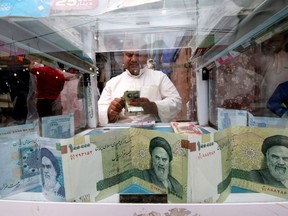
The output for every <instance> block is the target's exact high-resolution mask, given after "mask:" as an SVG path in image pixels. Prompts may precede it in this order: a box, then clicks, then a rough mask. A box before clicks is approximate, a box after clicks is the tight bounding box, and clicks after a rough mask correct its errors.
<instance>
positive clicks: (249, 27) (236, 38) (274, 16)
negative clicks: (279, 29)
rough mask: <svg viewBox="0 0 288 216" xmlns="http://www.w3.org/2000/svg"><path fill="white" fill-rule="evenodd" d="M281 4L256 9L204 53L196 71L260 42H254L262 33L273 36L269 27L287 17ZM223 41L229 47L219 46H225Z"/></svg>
mask: <svg viewBox="0 0 288 216" xmlns="http://www.w3.org/2000/svg"><path fill="white" fill-rule="evenodd" d="M281 2H282V3H279V4H274V2H271V1H266V2H265V3H264V4H262V5H261V6H260V7H259V8H257V9H256V10H255V11H254V13H252V14H250V15H249V16H247V17H246V18H245V19H243V20H242V21H241V22H240V23H239V25H238V26H236V27H235V28H234V30H233V33H232V34H227V35H226V36H225V37H223V38H222V39H221V40H220V41H218V42H217V43H216V44H215V45H214V47H212V48H211V49H209V50H208V51H207V52H206V53H204V55H203V56H202V58H201V60H200V62H199V63H198V67H197V69H201V68H204V67H207V66H208V65H210V64H212V63H213V62H215V61H216V60H217V59H218V58H221V57H223V56H226V55H228V54H229V53H230V52H232V53H233V52H235V50H237V49H239V47H243V48H247V47H248V46H250V45H251V44H255V43H256V42H258V43H259V42H261V41H257V40H255V39H257V36H259V35H263V34H264V33H265V35H267V34H269V32H270V33H271V34H275V32H273V30H274V28H273V29H272V30H271V29H270V28H271V26H273V25H276V24H277V23H279V22H281V21H282V20H284V19H285V18H287V16H288V6H287V3H286V5H284V3H283V2H284V1H281ZM273 4H274V5H273ZM259 23H261V24H259ZM285 24H286V23H285ZM251 39H252V40H251ZM225 41H229V46H228V45H227V46H225V45H221V46H220V45H219V44H225V43H226V44H227V42H225ZM232 55H233V54H232Z"/></svg>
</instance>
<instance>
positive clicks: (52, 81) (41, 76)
mask: <svg viewBox="0 0 288 216" xmlns="http://www.w3.org/2000/svg"><path fill="white" fill-rule="evenodd" d="M30 71H31V73H32V74H34V75H35V77H36V83H37V90H36V92H37V111H38V115H39V117H45V116H54V115H62V110H63V107H62V103H61V91H62V90H63V88H64V84H65V81H69V80H70V79H73V78H74V77H75V75H65V74H64V73H63V72H62V71H60V70H59V69H57V68H53V67H50V66H45V65H41V64H37V63H36V64H31V66H30Z"/></svg>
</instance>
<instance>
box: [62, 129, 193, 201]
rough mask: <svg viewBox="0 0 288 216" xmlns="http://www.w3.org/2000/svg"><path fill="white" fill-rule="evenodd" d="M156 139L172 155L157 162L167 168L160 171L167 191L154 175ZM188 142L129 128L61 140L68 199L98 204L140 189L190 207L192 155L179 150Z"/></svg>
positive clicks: (176, 136) (184, 137)
mask: <svg viewBox="0 0 288 216" xmlns="http://www.w3.org/2000/svg"><path fill="white" fill-rule="evenodd" d="M156 137H160V138H157V139H156V140H158V139H159V140H161V141H160V142H163V143H162V144H160V145H163V146H162V147H163V148H164V149H165V150H166V151H167V152H169V153H167V152H166V153H164V156H159V158H162V159H163V161H164V160H166V162H167V163H166V165H167V167H165V166H164V165H163V164H161V165H158V168H159V170H160V171H159V170H158V171H159V173H165V175H164V174H163V175H162V177H163V176H166V178H164V179H162V180H163V181H164V182H169V184H167V185H162V184H159V181H157V179H155V178H156V175H154V174H155V173H154V172H153V170H152V164H151V162H152V161H151V151H152V147H151V149H149V145H150V141H151V140H152V139H153V138H156ZM163 139H165V140H166V141H167V143H166V141H163ZM185 139H186V140H187V136H183V135H175V134H173V133H164V132H159V131H152V130H145V129H138V128H129V129H123V130H112V131H110V132H107V133H105V134H96V135H87V136H81V137H74V138H71V139H61V140H59V141H60V142H61V151H62V162H63V174H64V184H65V193H66V194H65V195H66V199H67V200H68V201H77V202H97V201H99V200H101V199H104V198H107V197H109V196H111V195H113V194H116V193H119V192H120V191H123V190H124V189H126V188H128V187H130V186H131V185H135V184H137V185H139V186H141V187H143V188H145V189H146V190H148V191H150V192H151V193H158V194H159V193H160V194H161V193H168V200H169V201H171V202H187V176H188V172H187V170H188V167H187V166H188V164H187V156H188V155H187V149H184V148H181V142H182V140H185ZM164 143H165V145H166V144H168V145H169V146H164ZM155 145H156V144H155ZM157 145H158V144H157ZM153 149H154V147H153ZM162 150H163V149H162ZM148 173H149V175H146V174H148ZM159 173H158V174H159ZM147 176H148V178H147ZM167 179H168V180H167ZM166 180H167V181H166ZM172 186H173V187H172Z"/></svg>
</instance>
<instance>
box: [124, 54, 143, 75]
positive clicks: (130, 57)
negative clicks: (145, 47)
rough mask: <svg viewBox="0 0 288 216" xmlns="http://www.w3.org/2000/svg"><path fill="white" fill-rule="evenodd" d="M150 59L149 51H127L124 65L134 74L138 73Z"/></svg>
mask: <svg viewBox="0 0 288 216" xmlns="http://www.w3.org/2000/svg"><path fill="white" fill-rule="evenodd" d="M147 59H148V56H147V53H145V52H144V51H140V52H139V51H125V52H124V67H125V68H126V69H127V70H129V72H130V73H131V74H133V75H138V74H139V72H140V69H141V68H143V65H145V64H146V62H147Z"/></svg>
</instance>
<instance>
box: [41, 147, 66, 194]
mask: <svg viewBox="0 0 288 216" xmlns="http://www.w3.org/2000/svg"><path fill="white" fill-rule="evenodd" d="M41 163H42V178H43V183H42V185H43V191H44V194H46V195H48V196H51V195H52V196H53V197H54V196H56V197H60V198H64V197H65V190H64V187H63V186H62V185H61V184H60V183H59V182H58V178H59V176H60V173H61V171H60V166H59V164H58V161H57V159H56V158H55V156H54V155H53V154H52V152H51V151H49V150H48V149H47V148H42V149H41Z"/></svg>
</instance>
